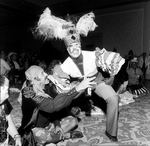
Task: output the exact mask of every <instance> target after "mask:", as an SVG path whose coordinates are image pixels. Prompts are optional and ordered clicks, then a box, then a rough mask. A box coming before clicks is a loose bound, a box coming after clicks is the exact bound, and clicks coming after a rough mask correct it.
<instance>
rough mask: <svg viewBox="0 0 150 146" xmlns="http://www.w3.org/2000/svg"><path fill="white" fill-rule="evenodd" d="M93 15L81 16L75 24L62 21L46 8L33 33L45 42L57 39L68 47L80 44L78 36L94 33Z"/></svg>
mask: <svg viewBox="0 0 150 146" xmlns="http://www.w3.org/2000/svg"><path fill="white" fill-rule="evenodd" d="M94 17H95V16H94V13H92V12H90V13H88V14H85V15H83V16H82V17H81V18H80V19H79V21H78V22H77V24H74V23H73V22H72V21H67V20H63V19H61V18H58V17H55V16H53V15H52V14H51V10H50V9H49V8H46V9H45V10H44V12H43V14H42V15H41V16H40V19H39V21H38V24H37V27H36V29H35V32H36V34H37V35H38V36H42V37H44V39H45V40H48V39H52V38H56V39H57V38H58V39H61V40H64V41H65V44H66V45H67V46H69V45H70V44H72V43H80V35H83V36H87V35H88V32H89V31H94V30H95V28H96V27H97V25H96V23H95V22H94Z"/></svg>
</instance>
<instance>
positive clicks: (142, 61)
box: [138, 52, 148, 82]
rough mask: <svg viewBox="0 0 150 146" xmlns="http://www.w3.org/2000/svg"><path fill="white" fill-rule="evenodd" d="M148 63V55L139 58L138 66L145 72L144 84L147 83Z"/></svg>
mask: <svg viewBox="0 0 150 146" xmlns="http://www.w3.org/2000/svg"><path fill="white" fill-rule="evenodd" d="M147 61H148V58H147V56H146V53H145V52H144V53H142V54H141V55H140V56H139V58H138V65H139V67H140V68H141V70H142V72H143V82H144V81H145V76H146V69H147Z"/></svg>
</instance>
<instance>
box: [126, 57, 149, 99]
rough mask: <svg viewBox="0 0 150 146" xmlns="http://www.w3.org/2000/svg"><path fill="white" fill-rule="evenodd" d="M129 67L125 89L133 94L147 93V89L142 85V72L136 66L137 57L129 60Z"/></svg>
mask: <svg viewBox="0 0 150 146" xmlns="http://www.w3.org/2000/svg"><path fill="white" fill-rule="evenodd" d="M130 64H131V66H130V68H129V69H128V70H127V73H128V76H129V83H128V87H127V89H128V90H129V92H131V93H132V94H133V95H137V96H139V95H141V94H147V93H148V90H147V89H146V88H145V87H144V86H143V72H142V70H141V69H140V68H139V67H138V60H137V58H136V57H135V58H133V59H132V60H131V61H130Z"/></svg>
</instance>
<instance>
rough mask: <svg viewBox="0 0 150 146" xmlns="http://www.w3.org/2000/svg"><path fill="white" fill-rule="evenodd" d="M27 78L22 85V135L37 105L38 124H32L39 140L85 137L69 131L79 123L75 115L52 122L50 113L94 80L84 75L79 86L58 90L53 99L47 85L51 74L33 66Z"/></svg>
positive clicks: (49, 141)
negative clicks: (46, 88) (58, 92)
mask: <svg viewBox="0 0 150 146" xmlns="http://www.w3.org/2000/svg"><path fill="white" fill-rule="evenodd" d="M25 75H26V81H25V83H24V85H23V87H22V106H21V108H22V114H23V118H22V125H21V127H20V128H19V131H20V133H21V135H22V134H23V133H24V132H25V131H26V130H27V129H25V127H26V125H28V123H29V121H30V120H31V117H32V115H33V111H34V110H35V109H36V108H37V107H38V108H39V113H38V115H37V120H36V123H34V124H35V125H34V126H33V125H32V126H31V127H32V131H33V134H34V137H35V140H36V141H37V142H38V143H40V144H45V143H57V142H59V141H61V140H62V139H64V138H78V137H82V133H81V132H79V131H72V132H71V131H70V130H71V129H73V128H74V127H75V126H76V125H77V121H76V119H75V118H74V117H71V116H69V117H66V118H64V119H62V120H61V121H60V122H59V123H57V124H56V125H54V124H53V123H50V118H51V116H50V113H53V112H56V111H59V110H61V109H63V108H64V107H66V106H68V105H69V104H70V103H71V101H72V100H73V99H74V98H75V97H76V96H77V95H78V94H79V92H81V91H82V90H84V89H86V88H87V87H91V86H92V85H93V84H95V82H93V81H92V80H93V79H94V77H93V78H91V79H89V78H85V79H84V80H83V81H82V82H81V83H80V84H79V85H78V86H76V87H75V88H73V89H71V90H70V91H69V92H67V93H62V94H58V95H57V96H56V97H55V98H54V99H53V98H52V97H51V96H50V95H48V94H47V93H46V92H45V85H46V84H48V83H49V80H48V78H47V77H48V74H46V73H45V72H44V70H43V69H42V68H41V67H39V66H31V67H30V68H29V69H28V70H27V71H26V72H25Z"/></svg>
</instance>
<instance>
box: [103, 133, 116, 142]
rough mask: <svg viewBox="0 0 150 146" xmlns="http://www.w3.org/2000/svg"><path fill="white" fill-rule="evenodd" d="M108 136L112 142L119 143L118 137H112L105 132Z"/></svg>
mask: <svg viewBox="0 0 150 146" xmlns="http://www.w3.org/2000/svg"><path fill="white" fill-rule="evenodd" d="M105 134H106V136H107V137H108V138H109V139H110V140H111V141H114V142H117V141H118V138H117V136H112V135H110V134H109V133H108V132H107V131H106V132H105Z"/></svg>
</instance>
